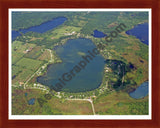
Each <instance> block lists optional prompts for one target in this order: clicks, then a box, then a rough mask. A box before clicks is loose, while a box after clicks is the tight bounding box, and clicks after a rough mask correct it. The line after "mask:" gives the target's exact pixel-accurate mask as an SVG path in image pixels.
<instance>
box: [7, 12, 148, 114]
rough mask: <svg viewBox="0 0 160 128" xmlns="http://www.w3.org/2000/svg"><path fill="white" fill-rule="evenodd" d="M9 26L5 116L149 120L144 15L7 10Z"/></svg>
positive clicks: (146, 13) (146, 35) (146, 22)
mask: <svg viewBox="0 0 160 128" xmlns="http://www.w3.org/2000/svg"><path fill="white" fill-rule="evenodd" d="M59 10H60V9H59ZM68 10H69V9H68ZM10 21H11V26H10V27H11V29H10V33H11V34H10V38H11V42H10V44H9V45H10V50H11V54H10V55H11V56H10V64H11V65H10V71H11V74H10V76H9V77H10V79H11V85H10V88H11V94H10V95H11V101H10V102H11V115H99V116H101V115H149V102H150V98H149V86H151V85H150V84H149V83H150V78H149V73H150V70H149V64H150V63H149V62H150V59H149V53H150V52H149V47H150V42H149V25H150V20H149V11H124V10H123V11H114V10H113V11H105V10H104V11H103V10H102V11H96V9H95V10H94V11H93V10H81V11H76V10H73V11H71V10H69V11H67V10H64V11H63V10H60V11H57V10H56V11H54V10H52V11H46V10H41V11H32V10H29V9H28V10H18V9H17V10H14V9H13V10H11V13H10Z"/></svg>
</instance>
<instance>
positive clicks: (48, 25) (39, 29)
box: [12, 17, 67, 40]
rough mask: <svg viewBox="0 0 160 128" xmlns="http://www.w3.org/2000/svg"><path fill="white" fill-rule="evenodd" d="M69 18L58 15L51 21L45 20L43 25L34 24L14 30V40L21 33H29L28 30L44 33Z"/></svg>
mask: <svg viewBox="0 0 160 128" xmlns="http://www.w3.org/2000/svg"><path fill="white" fill-rule="evenodd" d="M66 20H67V18H66V17H57V18H54V19H52V20H50V21H47V22H44V23H42V24H41V25H37V26H33V27H30V28H27V29H21V30H19V31H14V30H13V31H12V40H15V39H16V38H17V37H18V36H20V35H21V34H20V33H24V34H25V33H27V32H31V31H32V32H38V33H44V32H47V31H49V30H51V29H53V28H56V27H58V26H59V25H61V24H63V23H64V22H65V21H66Z"/></svg>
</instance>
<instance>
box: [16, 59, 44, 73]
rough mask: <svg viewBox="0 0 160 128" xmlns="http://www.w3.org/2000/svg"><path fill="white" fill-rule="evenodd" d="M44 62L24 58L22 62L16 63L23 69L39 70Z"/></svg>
mask: <svg viewBox="0 0 160 128" xmlns="http://www.w3.org/2000/svg"><path fill="white" fill-rule="evenodd" d="M42 63H43V62H42V61H39V60H34V59H29V58H22V59H21V60H20V61H18V62H17V63H16V65H17V66H19V67H23V69H30V70H33V71H35V70H37V69H38V68H39V67H40V65H41V64H42Z"/></svg>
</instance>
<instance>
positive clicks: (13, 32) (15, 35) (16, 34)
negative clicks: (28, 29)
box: [12, 30, 21, 40]
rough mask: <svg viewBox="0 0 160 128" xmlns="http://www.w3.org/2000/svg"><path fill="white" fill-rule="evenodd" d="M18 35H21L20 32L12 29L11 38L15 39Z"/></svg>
mask: <svg viewBox="0 0 160 128" xmlns="http://www.w3.org/2000/svg"><path fill="white" fill-rule="evenodd" d="M18 36H21V34H20V33H19V32H18V31H14V30H13V31H12V40H15V39H16V38H17V37H18Z"/></svg>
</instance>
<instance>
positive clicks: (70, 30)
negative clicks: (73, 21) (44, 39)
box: [50, 26, 81, 39]
mask: <svg viewBox="0 0 160 128" xmlns="http://www.w3.org/2000/svg"><path fill="white" fill-rule="evenodd" d="M80 29H81V28H80V27H74V26H63V27H61V28H58V29H56V30H54V31H53V32H52V35H51V37H50V38H51V39H58V38H60V37H62V36H65V35H66V36H67V35H72V34H76V33H77V32H80Z"/></svg>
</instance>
